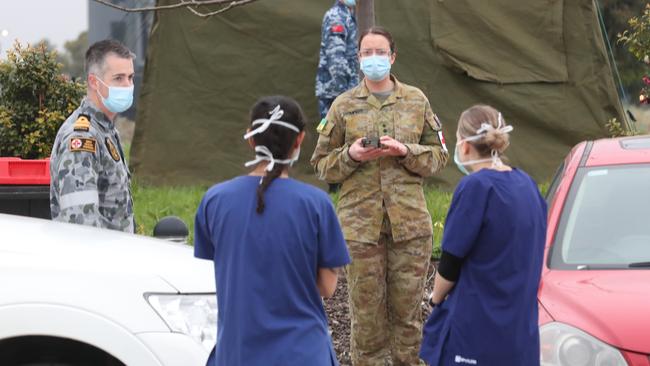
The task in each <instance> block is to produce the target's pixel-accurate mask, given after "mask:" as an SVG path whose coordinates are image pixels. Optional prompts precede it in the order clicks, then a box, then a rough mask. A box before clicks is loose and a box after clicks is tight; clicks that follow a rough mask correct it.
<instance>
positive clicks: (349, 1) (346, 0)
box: [343, 0, 357, 8]
mask: <svg viewBox="0 0 650 366" xmlns="http://www.w3.org/2000/svg"><path fill="white" fill-rule="evenodd" d="M343 4H345V5H346V6H349V7H351V8H352V7H354V6H356V5H357V1H356V0H343Z"/></svg>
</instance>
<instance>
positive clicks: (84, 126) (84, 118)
mask: <svg viewBox="0 0 650 366" xmlns="http://www.w3.org/2000/svg"><path fill="white" fill-rule="evenodd" d="M73 128H74V130H75V131H84V132H88V131H90V116H88V115H86V114H80V115H79V117H77V120H76V121H75V123H74V125H73Z"/></svg>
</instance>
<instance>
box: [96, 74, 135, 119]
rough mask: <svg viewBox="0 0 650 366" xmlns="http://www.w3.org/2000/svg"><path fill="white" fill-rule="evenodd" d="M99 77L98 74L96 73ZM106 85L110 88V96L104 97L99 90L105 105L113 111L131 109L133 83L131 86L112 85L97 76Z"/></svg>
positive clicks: (120, 111) (118, 111)
mask: <svg viewBox="0 0 650 366" xmlns="http://www.w3.org/2000/svg"><path fill="white" fill-rule="evenodd" d="M95 77H97V75H95ZM97 80H99V81H100V82H101V83H102V84H104V86H106V87H107V88H108V97H107V98H104V97H103V96H102V95H101V94H100V93H99V90H98V91H97V95H99V98H100V99H101V100H102V103H104V107H106V109H108V110H109V111H111V112H113V113H122V112H124V111H125V110H127V109H129V108H130V107H131V105H132V104H133V85H131V86H110V85H107V84H106V83H105V82H104V81H103V80H102V79H100V78H99V77H97Z"/></svg>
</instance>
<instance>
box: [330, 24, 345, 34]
mask: <svg viewBox="0 0 650 366" xmlns="http://www.w3.org/2000/svg"><path fill="white" fill-rule="evenodd" d="M330 31H331V32H332V33H335V34H341V33H343V32H345V27H343V24H334V25H333V26H332V27H331V28H330Z"/></svg>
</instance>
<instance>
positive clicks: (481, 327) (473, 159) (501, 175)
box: [420, 105, 546, 366]
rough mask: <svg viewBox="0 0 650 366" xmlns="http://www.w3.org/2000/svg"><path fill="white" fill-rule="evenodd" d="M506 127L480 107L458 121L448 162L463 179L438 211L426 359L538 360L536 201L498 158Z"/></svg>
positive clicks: (540, 216) (539, 230)
mask: <svg viewBox="0 0 650 366" xmlns="http://www.w3.org/2000/svg"><path fill="white" fill-rule="evenodd" d="M511 130H512V126H508V125H506V123H505V121H504V119H503V118H502V116H501V113H499V112H498V111H497V110H495V109H494V108H492V107H490V106H486V105H477V106H473V107H471V108H469V109H467V110H466V111H464V112H463V113H462V114H461V116H460V120H459V121H458V131H457V133H456V137H457V141H458V143H457V144H456V151H455V154H454V160H455V162H456V164H457V165H458V168H459V169H460V170H461V171H462V172H464V173H465V174H467V176H466V177H464V178H463V179H462V180H461V181H460V183H459V184H458V187H457V188H456V191H455V192H454V196H453V199H452V202H451V206H450V207H449V212H448V213H447V220H446V223H445V229H444V234H443V239H442V251H443V252H442V256H441V259H440V264H439V267H438V272H437V273H436V277H435V282H434V288H433V293H432V295H431V299H430V304H431V305H432V307H433V309H432V313H431V315H430V316H429V319H428V320H427V323H426V325H425V327H424V331H423V340H422V346H421V348H420V357H421V358H422V359H423V360H424V361H425V362H426V363H427V364H428V365H432V366H437V365H454V366H458V365H479V366H480V365H486V366H524V365H525V366H534V365H539V364H540V359H539V330H538V325H537V317H538V313H537V310H538V309H537V306H538V305H537V289H538V286H539V280H540V275H541V267H542V259H543V253H544V241H545V235H546V203H545V201H544V199H543V198H542V197H541V195H540V193H539V190H538V188H537V184H536V183H535V182H534V181H533V180H532V179H531V178H530V177H529V176H528V175H527V174H526V173H524V172H523V171H522V170H520V169H517V168H512V167H510V166H508V165H506V164H504V163H503V162H502V160H501V156H502V154H503V152H504V151H505V150H506V148H507V147H508V144H509V132H510V131H511Z"/></svg>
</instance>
